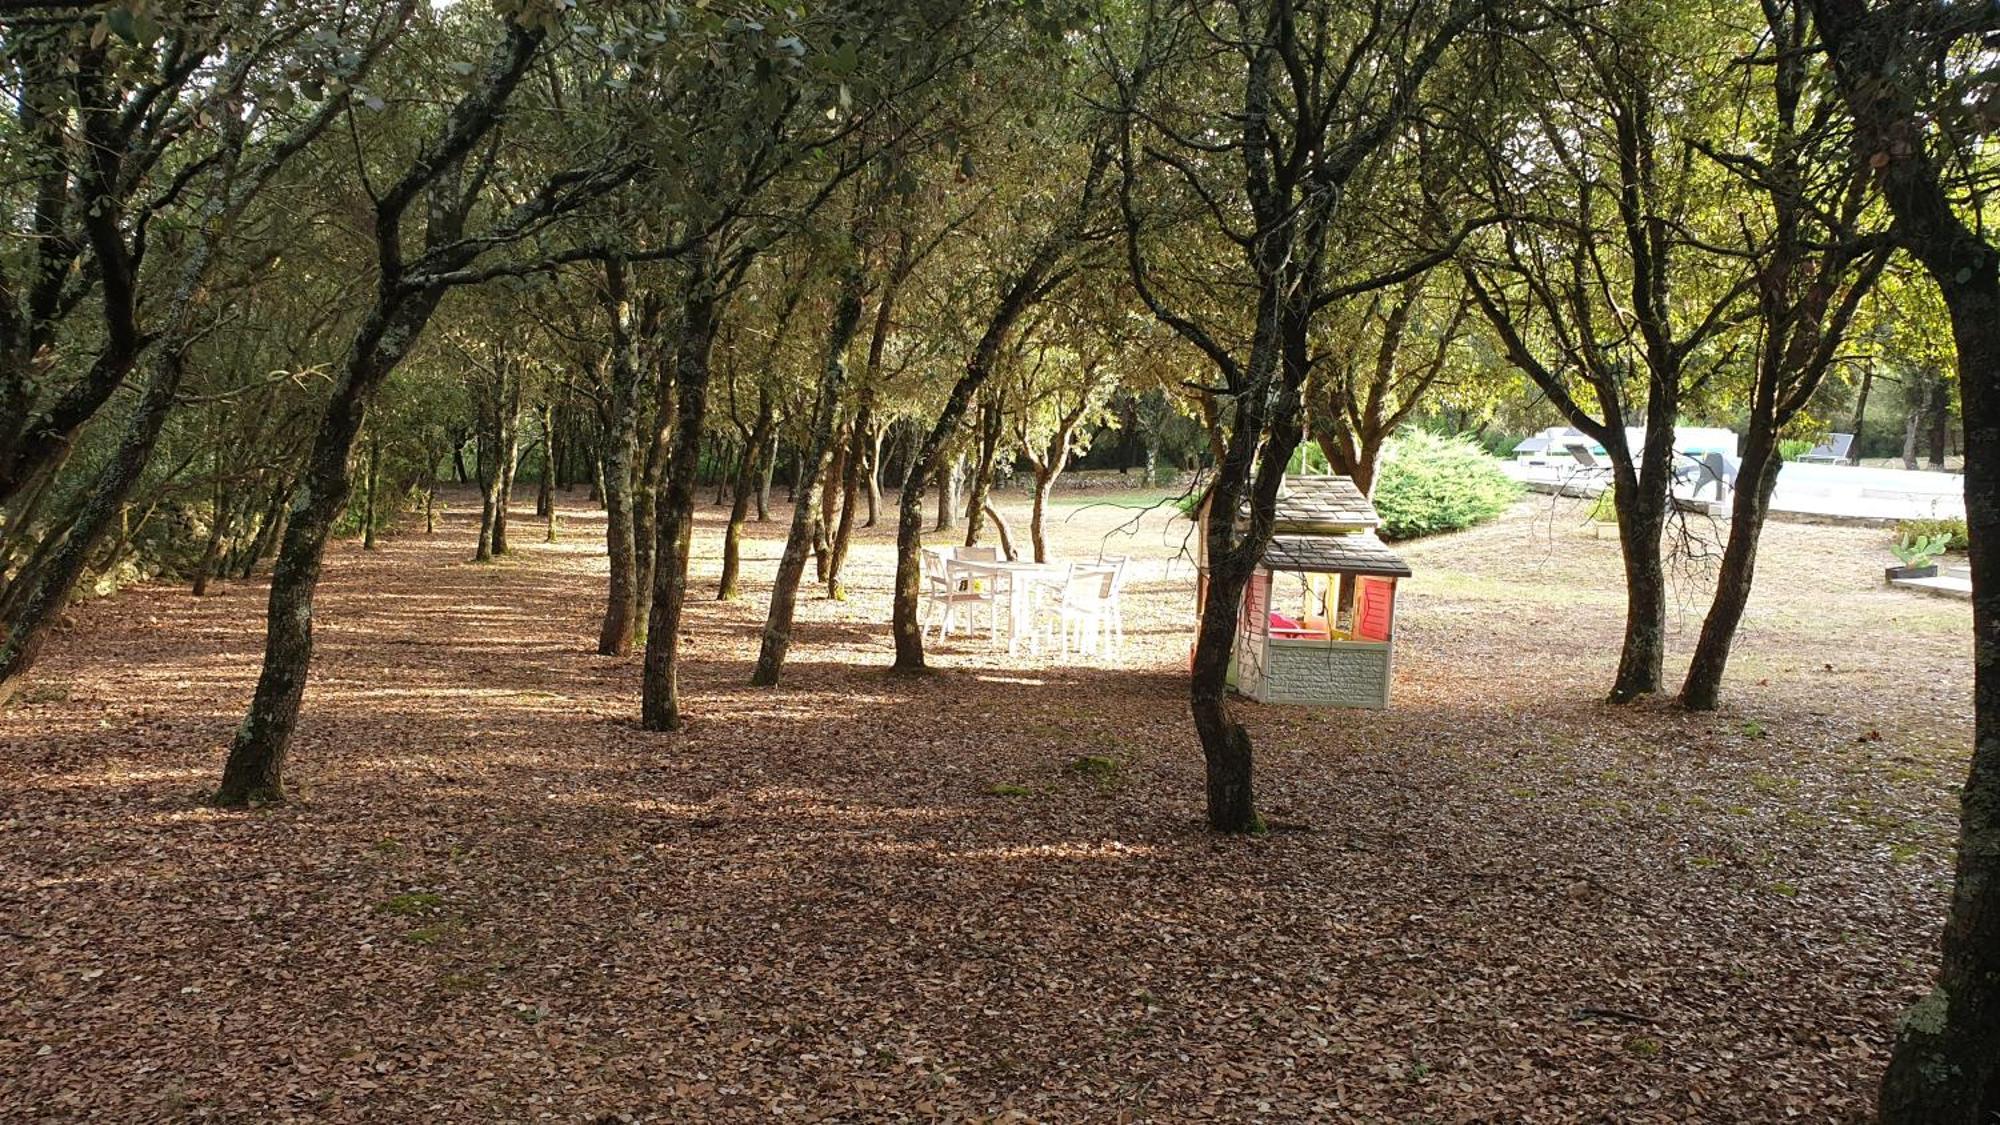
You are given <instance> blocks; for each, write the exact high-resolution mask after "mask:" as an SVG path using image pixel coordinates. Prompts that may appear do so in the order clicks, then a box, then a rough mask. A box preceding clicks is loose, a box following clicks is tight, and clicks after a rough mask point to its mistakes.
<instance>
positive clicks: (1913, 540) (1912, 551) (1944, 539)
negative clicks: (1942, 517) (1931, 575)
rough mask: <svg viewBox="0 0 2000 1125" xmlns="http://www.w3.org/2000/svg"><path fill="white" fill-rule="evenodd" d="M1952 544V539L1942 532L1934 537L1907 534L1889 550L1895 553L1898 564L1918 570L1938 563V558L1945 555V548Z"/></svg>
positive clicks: (1898, 539) (1933, 535)
mask: <svg viewBox="0 0 2000 1125" xmlns="http://www.w3.org/2000/svg"><path fill="white" fill-rule="evenodd" d="M1950 542H1951V537H1950V536H1948V535H1946V534H1944V533H1942V532H1939V533H1937V534H1932V535H1911V534H1908V533H1905V534H1903V535H1902V536H1900V537H1899V538H1897V540H1896V542H1895V544H1894V545H1893V546H1891V547H1890V548H1889V550H1890V551H1892V552H1894V553H1895V556H1896V561H1897V562H1900V563H1902V564H1903V565H1904V566H1906V567H1909V568H1911V569H1916V568H1919V567H1926V566H1929V565H1931V564H1932V563H1934V562H1936V561H1937V558H1938V556H1939V555H1942V554H1944V552H1945V548H1946V546H1947V545H1948V544H1950Z"/></svg>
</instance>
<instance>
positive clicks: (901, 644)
mask: <svg viewBox="0 0 2000 1125" xmlns="http://www.w3.org/2000/svg"><path fill="white" fill-rule="evenodd" d="M1061 249H1062V248H1061V246H1060V244H1059V243H1056V242H1049V243H1045V244H1044V245H1043V247H1042V249H1041V251H1040V252H1039V253H1037V254H1036V255H1035V257H1034V259H1033V260H1031V261H1030V262H1029V264H1028V265H1027V266H1026V267H1025V268H1024V269H1023V270H1022V272H1021V273H1020V274H1019V275H1017V276H1016V277H1015V278H1014V283H1013V284H1012V285H1010V286H1008V288H1007V291H1006V293H1005V294H1004V295H1003V296H1002V297H1001V298H1000V303H999V305H998V306H996V307H995V308H994V310H993V316H992V318H991V319H990V320H988V321H987V324H986V331H985V332H983V333H981V334H980V337H979V343H978V345H977V346H976V347H974V348H973V350H972V357H971V358H970V359H968V360H967V361H966V364H965V371H964V372H963V373H962V374H960V375H959V377H958V381H957V382H956V383H954V384H952V388H951V394H950V395H949V396H948V397H947V398H946V399H945V403H944V409H943V410H941V411H939V412H938V417H937V421H936V422H935V423H933V424H932V425H931V429H930V432H929V433H928V434H926V435H925V436H924V440H923V443H922V444H921V445H919V446H918V447H917V450H916V455H915V456H914V457H912V458H911V459H910V468H909V471H908V472H907V473H906V474H905V475H904V477H903V494H902V496H901V497H900V498H898V500H897V503H896V585H895V595H894V597H895V602H894V607H893V610H892V612H891V616H890V631H891V632H892V633H893V634H894V636H895V640H896V663H895V668H896V670H897V671H900V672H921V671H923V670H924V630H923V623H922V621H921V619H920V618H919V616H918V606H917V602H918V599H919V598H920V597H921V595H922V593H923V588H922V571H921V568H920V566H919V561H920V553H921V552H922V550H923V535H924V484H925V482H926V481H928V480H929V479H930V478H931V477H933V476H939V475H941V474H942V473H943V471H944V468H945V465H944V448H945V446H946V445H947V444H949V443H950V441H951V439H952V436H953V435H954V434H956V433H957V432H958V426H959V423H960V422H962V421H964V419H965V412H966V411H967V410H969V409H971V406H972V401H973V398H974V397H975V396H976V395H978V394H979V389H980V388H981V387H982V386H984V385H985V383H986V380H987V379H988V378H990V377H991V376H992V374H993V369H994V367H995V365H996V364H997V363H998V362H999V359H1000V348H1001V346H1002V345H1004V344H1005V343H1006V342H1007V334H1008V333H1009V332H1010V331H1012V330H1013V327H1014V324H1015V322H1016V321H1018V320H1019V319H1020V318H1021V314H1022V313H1024V312H1026V311H1027V309H1028V307H1029V306H1030V305H1031V304H1033V303H1034V302H1035V301H1036V300H1038V299H1039V298H1040V297H1041V296H1042V295H1043V294H1044V292H1045V288H1044V287H1045V285H1046V283H1047V281H1048V278H1049V275H1050V273H1051V272H1052V271H1053V270H1054V268H1055V265H1056V261H1057V257H1058V255H1059V254H1060V252H1061Z"/></svg>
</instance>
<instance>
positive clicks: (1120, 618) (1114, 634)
mask: <svg viewBox="0 0 2000 1125" xmlns="http://www.w3.org/2000/svg"><path fill="white" fill-rule="evenodd" d="M1097 561H1098V565H1100V566H1108V567H1111V568H1113V569H1114V570H1116V571H1117V572H1118V573H1117V574H1116V575H1115V576H1114V577H1113V578H1112V580H1111V606H1110V608H1109V610H1108V611H1107V612H1108V614H1109V618H1108V620H1109V623H1110V626H1111V634H1110V635H1111V651H1112V652H1113V653H1116V652H1118V651H1119V650H1120V649H1122V648H1124V647H1125V576H1126V574H1127V573H1129V572H1130V571H1131V569H1132V556H1130V555H1099V556H1098V560H1097Z"/></svg>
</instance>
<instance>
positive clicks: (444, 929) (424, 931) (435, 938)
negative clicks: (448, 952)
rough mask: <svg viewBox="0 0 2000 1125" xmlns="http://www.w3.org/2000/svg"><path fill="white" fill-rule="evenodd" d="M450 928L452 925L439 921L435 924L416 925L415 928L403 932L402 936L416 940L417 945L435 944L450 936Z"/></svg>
mask: <svg viewBox="0 0 2000 1125" xmlns="http://www.w3.org/2000/svg"><path fill="white" fill-rule="evenodd" d="M451 930H452V927H451V925H450V924H449V923H442V922H441V923H437V924H435V925H429V926H418V927H417V928H416V929H414V930H411V931H410V932H409V933H407V934H404V935H403V937H404V938H406V939H408V940H410V941H413V942H416V943H417V944H418V945H436V944H437V943H438V942H441V941H443V940H444V939H445V938H446V937H448V936H450V934H451Z"/></svg>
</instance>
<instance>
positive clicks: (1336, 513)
mask: <svg viewBox="0 0 2000 1125" xmlns="http://www.w3.org/2000/svg"><path fill="white" fill-rule="evenodd" d="M1246 514H1247V509H1246ZM1381 524H1382V519H1381V517H1380V516H1377V515H1376V514H1375V505H1373V504H1370V503H1369V502H1368V497H1366V496H1363V495H1362V494H1361V490H1360V489H1358V488H1356V487H1354V482H1353V481H1351V480H1349V479H1348V478H1346V477H1338V476H1324V477H1286V478H1285V483H1284V484H1283V485H1282V486H1281V487H1280V488H1279V490H1278V511H1277V520H1276V522H1275V525H1274V526H1275V530H1276V531H1277V533H1278V534H1280V535H1283V534H1286V533H1295V534H1306V535H1311V534H1322V535H1324V534H1340V533H1342V532H1349V531H1366V530H1368V529H1369V528H1373V527H1379V526H1381Z"/></svg>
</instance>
